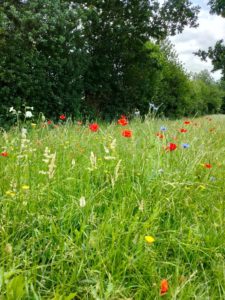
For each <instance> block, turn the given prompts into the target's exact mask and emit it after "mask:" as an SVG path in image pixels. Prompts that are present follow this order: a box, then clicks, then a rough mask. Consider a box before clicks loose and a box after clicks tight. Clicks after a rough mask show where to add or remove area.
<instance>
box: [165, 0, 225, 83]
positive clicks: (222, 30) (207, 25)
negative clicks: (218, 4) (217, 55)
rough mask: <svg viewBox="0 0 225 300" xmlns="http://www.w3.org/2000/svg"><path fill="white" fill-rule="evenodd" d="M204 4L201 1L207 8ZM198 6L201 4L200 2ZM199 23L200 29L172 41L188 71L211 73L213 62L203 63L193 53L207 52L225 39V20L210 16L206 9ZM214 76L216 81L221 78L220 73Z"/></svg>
mask: <svg viewBox="0 0 225 300" xmlns="http://www.w3.org/2000/svg"><path fill="white" fill-rule="evenodd" d="M196 2H197V1H195V4H196ZM204 2H205V1H201V3H202V7H204V8H205V3H204ZM197 4H200V1H198V3H197ZM198 23H199V27H198V28H186V29H185V30H184V31H183V33H182V34H179V35H176V36H174V37H170V40H171V42H172V43H173V44H174V45H175V49H176V51H177V53H178V55H179V59H180V60H181V62H183V63H184V66H185V67H186V69H187V71H191V72H199V71H201V70H204V69H207V70H209V71H211V70H212V68H213V67H212V64H211V62H210V61H207V62H203V61H201V59H200V58H199V57H197V56H195V55H194V54H193V52H195V51H198V50H199V49H202V50H207V48H208V47H209V46H213V45H214V44H215V43H216V41H217V40H220V39H225V19H224V18H221V17H219V16H216V15H210V14H209V12H208V11H207V10H206V9H202V10H201V11H200V13H199V20H198ZM212 75H213V77H214V78H215V79H219V78H220V72H214V73H212Z"/></svg>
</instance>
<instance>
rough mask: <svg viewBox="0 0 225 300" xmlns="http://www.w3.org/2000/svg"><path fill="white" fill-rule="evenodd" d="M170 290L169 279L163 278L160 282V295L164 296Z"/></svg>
mask: <svg viewBox="0 0 225 300" xmlns="http://www.w3.org/2000/svg"><path fill="white" fill-rule="evenodd" d="M168 290H169V284H168V281H167V280H166V279H163V280H162V281H161V284H160V295H161V296H162V295H164V294H166V293H167V292H168Z"/></svg>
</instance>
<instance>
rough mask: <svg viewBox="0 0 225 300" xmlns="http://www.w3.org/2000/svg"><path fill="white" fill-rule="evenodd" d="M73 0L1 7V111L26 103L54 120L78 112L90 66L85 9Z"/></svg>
mask: <svg viewBox="0 0 225 300" xmlns="http://www.w3.org/2000/svg"><path fill="white" fill-rule="evenodd" d="M69 7H70V1H63V2H62V1H59V0H55V1H43V0H40V1H23V2H22V1H4V2H3V3H1V4H0V22H1V23H0V41H1V43H0V57H1V61H0V88H1V89H0V98H1V108H2V111H3V112H4V108H8V107H9V106H14V107H16V108H21V106H22V104H24V103H25V104H26V105H30V106H34V108H35V110H36V111H41V112H44V113H45V114H47V115H50V116H54V115H58V114H59V113H61V112H67V113H69V114H72V113H75V112H76V111H77V108H78V107H79V105H80V99H81V93H82V74H83V72H84V68H85V66H86V64H87V61H85V59H86V57H85V53H84V51H83V48H84V47H83V42H82V38H81V30H80V29H79V26H80V22H81V20H82V11H81V10H80V9H79V7H78V6H76V7H75V8H74V9H71V10H70V9H69Z"/></svg>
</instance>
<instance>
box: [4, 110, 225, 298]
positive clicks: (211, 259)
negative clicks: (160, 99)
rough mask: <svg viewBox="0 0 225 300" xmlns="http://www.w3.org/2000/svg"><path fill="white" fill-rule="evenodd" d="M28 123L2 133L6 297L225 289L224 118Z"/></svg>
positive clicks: (196, 294)
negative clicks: (94, 124) (95, 126)
mask: <svg viewBox="0 0 225 300" xmlns="http://www.w3.org/2000/svg"><path fill="white" fill-rule="evenodd" d="M26 126H27V127H28V132H27V133H26V132H25V131H24V130H23V132H22V133H21V128H20V129H19V128H18V127H14V128H12V129H11V130H10V131H9V132H7V133H6V132H2V134H1V136H0V146H1V148H0V153H1V151H2V152H4V153H5V152H6V153H7V154H8V155H6V156H4V155H1V156H0V179H1V181H0V295H1V296H0V299H7V300H17V299H18V300H19V299H52V300H53V299H54V300H69V299H74V300H75V299H99V300H100V299H101V300H107V299H110V300H113V299H114V300H119V299H121V300H122V299H127V300H128V299H129V300H131V299H135V300H136V299H140V300H142V299H143V300H145V299H162V298H163V299H182V300H185V299H198V300H206V299H210V300H213V299H225V260H224V258H225V218H224V217H225V203H224V199H225V184H224V175H225V168H224V167H225V155H224V154H225V144H224V141H225V130H224V128H225V116H222V115H221V116H212V117H210V118H209V117H208V118H206V117H203V118H198V119H194V120H191V124H189V125H185V124H184V120H177V121H168V120H163V121H162V120H157V119H155V120H153V119H146V120H145V121H144V122H141V121H140V120H138V119H137V120H133V121H131V122H130V124H128V125H127V126H126V127H122V126H119V125H118V124H115V123H114V124H111V125H106V124H100V130H99V131H98V132H92V131H91V130H90V129H89V128H88V126H87V125H82V126H81V125H76V124H75V125H74V124H72V123H70V122H65V124H64V125H61V126H58V127H56V128H55V127H54V126H53V125H52V124H51V125H47V124H44V126H43V124H37V125H34V124H33V125H32V126H33V127H31V126H30V125H28V124H27V125H26ZM161 126H165V127H166V129H167V130H166V131H163V132H161V134H163V135H164V138H160V137H159V136H157V135H156V133H157V132H160V127H161ZM181 128H185V129H187V130H188V131H187V132H186V133H181V132H180V131H179V130H180V129H181ZM124 129H130V130H132V134H133V135H132V137H131V138H125V137H123V136H122V135H121V131H122V130H124ZM170 142H171V143H175V144H176V145H177V149H176V150H174V151H169V150H166V149H165V148H166V146H167V145H168V143H170ZM183 143H188V144H189V148H186V149H185V148H183V146H182V144H183ZM205 164H210V165H211V168H207V167H206V165H205ZM146 236H152V237H153V238H154V240H155V241H154V242H152V243H148V242H147V241H146V240H145V237H146ZM163 279H166V280H167V281H168V284H169V289H168V292H167V293H165V295H163V296H162V295H160V283H161V281H162V280H163Z"/></svg>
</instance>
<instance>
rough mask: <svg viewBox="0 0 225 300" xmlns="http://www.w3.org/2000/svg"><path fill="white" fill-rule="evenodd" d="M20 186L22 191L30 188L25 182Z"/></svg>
mask: <svg viewBox="0 0 225 300" xmlns="http://www.w3.org/2000/svg"><path fill="white" fill-rule="evenodd" d="M21 188H22V190H24V191H27V190H29V189H30V187H29V185H26V184H24V185H22V187H21Z"/></svg>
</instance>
